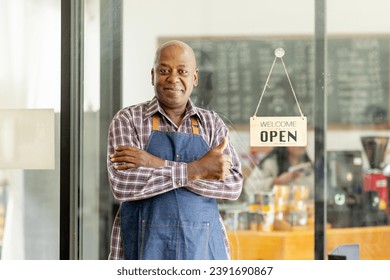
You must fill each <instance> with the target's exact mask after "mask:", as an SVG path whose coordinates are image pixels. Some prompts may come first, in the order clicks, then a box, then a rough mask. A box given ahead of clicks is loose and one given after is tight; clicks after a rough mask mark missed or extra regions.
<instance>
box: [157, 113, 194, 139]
mask: <svg viewBox="0 0 390 280" xmlns="http://www.w3.org/2000/svg"><path fill="white" fill-rule="evenodd" d="M191 124H192V133H193V134H196V135H199V123H198V120H197V118H196V117H194V116H191ZM152 129H153V130H159V116H158V115H157V114H155V115H153V116H152Z"/></svg>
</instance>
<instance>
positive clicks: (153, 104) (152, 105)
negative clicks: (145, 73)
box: [144, 96, 200, 121]
mask: <svg viewBox="0 0 390 280" xmlns="http://www.w3.org/2000/svg"><path fill="white" fill-rule="evenodd" d="M156 113H160V114H162V115H166V114H165V112H164V110H163V109H162V108H161V106H160V103H159V102H158V100H157V98H156V96H154V97H153V98H152V100H150V101H149V103H148V105H147V109H146V112H145V118H144V121H145V120H146V119H148V118H150V117H152V116H153V115H154V114H156ZM185 116H190V117H191V116H196V117H197V118H198V119H199V120H200V116H199V112H198V109H197V108H196V106H195V104H194V103H193V102H192V101H191V99H189V100H188V102H187V106H186V113H185Z"/></svg>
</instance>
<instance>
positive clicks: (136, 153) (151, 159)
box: [110, 146, 165, 170]
mask: <svg viewBox="0 0 390 280" xmlns="http://www.w3.org/2000/svg"><path fill="white" fill-rule="evenodd" d="M110 159H111V162H113V163H117V164H116V165H115V166H114V168H115V169H116V170H126V169H130V168H137V167H141V166H142V167H154V168H157V167H162V166H165V160H163V159H160V158H158V157H156V156H154V155H152V154H149V153H148V152H145V151H144V150H141V149H138V148H135V147H131V146H118V147H115V153H114V154H112V155H110Z"/></svg>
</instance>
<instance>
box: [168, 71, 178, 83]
mask: <svg viewBox="0 0 390 280" xmlns="http://www.w3.org/2000/svg"><path fill="white" fill-rule="evenodd" d="M178 80H179V73H177V71H172V72H171V73H170V74H169V76H168V81H169V82H171V83H176V82H177V81H178Z"/></svg>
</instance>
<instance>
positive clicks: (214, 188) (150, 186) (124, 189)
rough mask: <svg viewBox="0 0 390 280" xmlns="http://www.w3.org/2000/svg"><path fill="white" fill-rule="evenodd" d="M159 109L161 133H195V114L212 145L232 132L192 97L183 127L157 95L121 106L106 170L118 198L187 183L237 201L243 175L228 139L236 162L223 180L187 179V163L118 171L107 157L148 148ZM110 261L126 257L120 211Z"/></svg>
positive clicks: (143, 195) (202, 191)
mask: <svg viewBox="0 0 390 280" xmlns="http://www.w3.org/2000/svg"><path fill="white" fill-rule="evenodd" d="M157 112H159V113H160V114H161V115H162V116H163V117H162V118H160V123H159V129H160V130H161V131H176V132H182V133H192V124H191V119H190V116H193V115H195V116H197V117H198V122H199V130H200V135H201V136H202V137H203V138H204V140H205V141H206V143H208V144H209V146H210V148H213V147H215V146H217V145H219V144H220V143H221V142H222V140H223V138H224V137H225V136H228V128H227V127H226V125H225V124H224V122H223V121H222V119H221V118H220V117H219V116H218V115H217V114H216V113H215V112H213V111H209V110H205V109H201V108H197V107H195V106H194V104H193V103H192V102H191V101H189V102H188V103H187V108H186V112H185V116H184V118H183V121H182V123H181V125H180V126H179V127H177V126H176V125H175V124H174V123H172V122H171V121H170V120H169V118H168V116H167V115H166V114H165V112H164V111H163V109H162V108H161V107H160V105H159V103H158V101H157V99H156V97H154V98H153V99H152V100H150V101H148V102H144V103H142V104H139V105H133V106H129V107H126V108H123V109H122V110H120V111H119V112H118V113H117V114H116V115H115V116H114V118H113V119H112V122H111V124H110V127H109V132H108V151H107V152H108V158H107V168H108V174H109V181H110V187H111V190H112V193H113V195H114V197H115V198H116V199H117V200H119V201H120V202H122V201H133V200H141V199H146V198H149V197H153V196H156V195H159V194H162V193H165V192H168V191H171V190H174V189H176V188H182V187H184V188H187V189H188V190H190V191H192V192H194V193H196V194H199V195H202V196H206V197H211V198H216V199H227V200H236V199H237V198H238V197H239V196H240V193H241V190H242V182H243V176H242V173H241V163H240V161H239V158H238V156H237V154H236V152H235V150H234V148H233V146H232V145H231V143H230V142H229V145H228V147H227V148H226V149H225V151H224V153H225V154H227V155H230V156H231V158H232V163H231V168H230V175H229V176H227V177H226V178H225V180H224V181H218V180H203V179H202V180H195V181H188V179H187V177H188V176H187V164H186V163H183V162H173V161H165V166H164V167H160V168H148V167H138V168H134V169H128V170H115V169H114V164H113V163H112V162H111V161H110V157H109V155H111V154H113V153H114V147H115V146H133V147H137V148H139V149H143V150H144V149H145V147H146V144H147V142H148V139H149V136H150V134H151V132H152V118H151V117H152V116H153V115H154V114H155V113H157ZM220 221H221V226H222V228H223V233H224V236H223V238H224V240H225V246H226V249H227V252H229V244H228V240H227V236H226V231H225V228H224V226H223V223H222V219H221V218H220ZM109 259H111V260H117V259H119V260H120V259H123V248H122V238H121V232H120V218H119V212H118V213H117V214H116V217H115V220H114V225H113V228H112V233H111V244H110V255H109Z"/></svg>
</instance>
